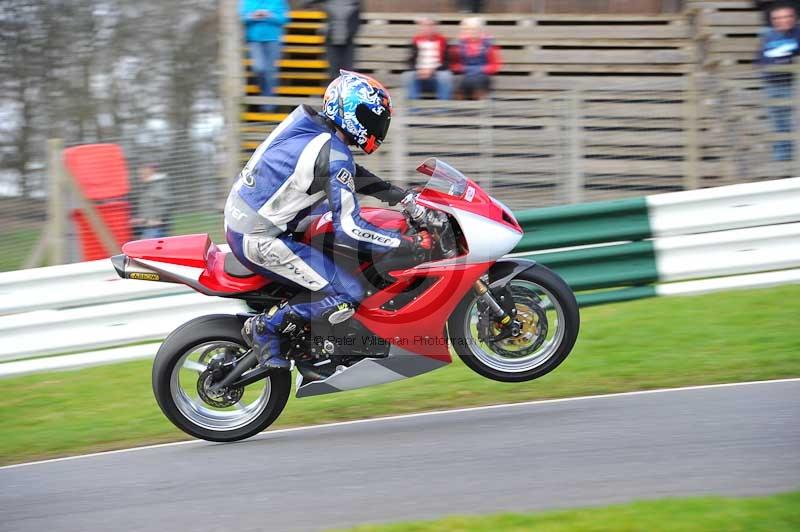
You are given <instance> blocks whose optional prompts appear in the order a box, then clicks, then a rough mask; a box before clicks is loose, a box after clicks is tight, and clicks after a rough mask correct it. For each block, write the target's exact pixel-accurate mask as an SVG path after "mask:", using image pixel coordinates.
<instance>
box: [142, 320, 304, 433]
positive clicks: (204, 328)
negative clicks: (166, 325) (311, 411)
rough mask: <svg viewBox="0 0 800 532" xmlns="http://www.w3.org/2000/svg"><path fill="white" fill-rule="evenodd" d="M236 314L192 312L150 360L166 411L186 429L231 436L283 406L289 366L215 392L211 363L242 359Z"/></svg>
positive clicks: (256, 427) (250, 429)
mask: <svg viewBox="0 0 800 532" xmlns="http://www.w3.org/2000/svg"><path fill="white" fill-rule="evenodd" d="M241 328H242V323H241V322H240V320H239V319H238V318H237V317H236V316H230V315H224V314H218V315H211V316H202V317H199V318H195V319H193V320H191V321H189V322H187V323H185V324H183V325H182V326H180V327H179V328H178V329H176V330H175V331H173V332H172V333H171V334H170V335H169V336H168V337H167V339H166V340H164V343H163V344H161V348H160V349H159V350H158V354H156V358H155V361H154V363H153V376H152V378H153V393H154V394H155V397H156V401H157V402H158V406H159V407H160V408H161V411H162V412H163V413H164V415H165V416H166V417H167V418H168V419H169V420H170V421H171V422H172V423H173V424H174V425H175V426H176V427H178V428H179V429H181V430H182V431H184V432H185V433H187V434H189V435H191V436H194V437H196V438H201V439H204V440H208V441H216V442H230V441H238V440H243V439H245V438H249V437H251V436H254V435H255V434H258V433H259V432H261V431H263V430H264V429H266V428H267V427H268V426H270V425H271V424H272V423H273V422H274V421H275V420H276V419H277V418H278V416H279V415H280V413H281V412H282V411H283V408H284V407H285V406H286V401H287V400H288V399H289V393H290V392H291V375H290V373H289V372H288V371H275V372H272V373H271V374H270V375H269V376H268V377H266V378H265V379H262V380H259V381H257V382H254V383H252V384H250V385H248V386H246V387H240V388H234V387H231V388H230V389H228V390H225V391H223V392H213V391H212V390H213V389H212V388H211V386H212V385H213V383H214V382H219V379H218V376H217V375H215V374H214V371H213V369H214V367H215V365H216V366H219V365H220V364H223V363H225V362H227V363H230V362H231V361H233V360H237V359H240V358H241V357H242V356H243V355H244V354H245V353H246V352H247V347H246V345H245V343H244V340H243V339H242V336H241Z"/></svg>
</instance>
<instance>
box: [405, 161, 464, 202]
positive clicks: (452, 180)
mask: <svg viewBox="0 0 800 532" xmlns="http://www.w3.org/2000/svg"><path fill="white" fill-rule="evenodd" d="M417 172H419V173H421V174H425V175H427V176H429V177H430V179H428V183H427V184H426V185H425V188H427V189H431V190H435V191H437V192H440V193H443V194H449V195H450V196H456V197H461V196H463V195H464V191H466V189H467V178H466V177H464V174H462V173H461V172H459V171H458V170H456V169H455V168H453V167H452V166H450V165H449V164H447V163H446V162H444V161H440V160H439V159H437V158H435V157H431V158H430V159H426V160H425V161H424V162H423V163H422V164H421V165H419V166H418V167H417Z"/></svg>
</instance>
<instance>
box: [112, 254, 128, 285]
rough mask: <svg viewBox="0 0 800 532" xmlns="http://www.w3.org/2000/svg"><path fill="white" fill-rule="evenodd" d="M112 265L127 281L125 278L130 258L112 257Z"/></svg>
mask: <svg viewBox="0 0 800 532" xmlns="http://www.w3.org/2000/svg"><path fill="white" fill-rule="evenodd" d="M111 264H113V265H114V269H115V270H117V275H119V276H120V277H122V278H123V279H127V277H126V276H125V267H126V266H127V265H128V257H127V255H123V254H120V255H114V256H113V257H111Z"/></svg>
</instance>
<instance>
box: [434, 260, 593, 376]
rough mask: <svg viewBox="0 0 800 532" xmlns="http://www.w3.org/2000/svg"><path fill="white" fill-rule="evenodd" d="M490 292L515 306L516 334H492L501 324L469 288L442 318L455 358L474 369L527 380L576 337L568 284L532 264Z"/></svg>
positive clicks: (554, 361)
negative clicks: (503, 335)
mask: <svg viewBox="0 0 800 532" xmlns="http://www.w3.org/2000/svg"><path fill="white" fill-rule="evenodd" d="M493 292H494V293H495V294H496V297H495V299H500V300H501V301H499V302H500V303H501V305H503V306H504V307H506V308H514V309H515V314H516V316H515V318H516V319H517V321H518V322H519V323H520V334H519V335H517V336H514V337H509V338H504V339H500V340H495V338H496V337H498V336H500V335H501V331H502V329H501V328H500V327H499V325H497V324H495V323H493V321H492V319H491V317H490V316H489V313H488V312H487V309H485V308H482V303H481V302H480V300H479V298H478V296H477V294H476V293H475V292H471V293H470V294H468V295H467V296H466V297H465V298H464V299H463V300H462V301H461V303H459V305H458V307H456V309H455V311H454V312H453V314H452V315H451V316H450V319H449V320H448V324H447V329H448V334H449V337H450V343H451V345H452V346H453V347H454V349H455V351H456V353H457V354H458V356H459V358H461V360H463V361H464V363H465V364H466V365H467V366H469V367H470V368H471V369H472V370H474V371H475V372H477V373H479V374H480V375H483V376H484V377H488V378H490V379H493V380H496V381H501V382H523V381H529V380H533V379H538V378H539V377H541V376H543V375H546V374H547V373H549V372H551V371H553V370H554V369H555V368H556V367H557V366H558V365H559V364H561V363H562V362H563V361H564V359H566V358H567V355H569V353H570V351H572V348H573V346H574V345H575V341H576V340H577V338H578V329H579V327H580V313H579V311H578V303H577V301H576V300H575V295H574V294H573V293H572V290H571V289H570V288H569V285H567V283H566V282H565V281H564V280H563V279H561V277H559V276H558V275H556V274H555V273H554V272H552V271H551V270H549V269H547V268H545V267H544V266H541V265H538V264H537V265H536V266H534V267H532V268H529V269H527V270H524V271H522V272H520V273H519V275H517V276H516V277H514V278H513V279H511V280H510V281H509V282H508V283H507V284H506V286H505V287H502V288H501V289H499V290H498V289H494V290H493ZM498 295H499V297H498ZM509 298H510V299H512V300H513V305H511V304H510V302H509V301H508V299H509Z"/></svg>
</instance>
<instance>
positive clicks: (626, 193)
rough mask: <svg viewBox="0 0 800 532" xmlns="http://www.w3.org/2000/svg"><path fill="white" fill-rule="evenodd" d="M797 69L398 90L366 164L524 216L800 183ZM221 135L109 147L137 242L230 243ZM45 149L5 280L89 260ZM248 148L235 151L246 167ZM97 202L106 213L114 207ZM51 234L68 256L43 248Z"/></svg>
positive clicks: (8, 238)
mask: <svg viewBox="0 0 800 532" xmlns="http://www.w3.org/2000/svg"><path fill="white" fill-rule="evenodd" d="M789 70H797V67H796V66H794V67H784V68H782V69H781V68H772V69H768V70H765V69H758V70H755V69H743V70H736V71H734V70H730V71H724V72H717V73H703V74H691V75H686V76H680V77H670V78H648V79H632V81H631V82H630V83H627V84H625V85H619V84H615V85H609V84H604V83H603V81H602V77H599V78H598V81H597V83H596V85H595V86H586V87H581V88H570V89H558V90H556V89H553V90H544V89H543V90H539V91H537V90H529V91H526V92H524V93H505V94H503V95H502V96H498V97H495V98H493V99H490V100H486V101H478V102H467V101H448V102H442V101H435V100H419V101H413V102H409V101H405V100H404V98H403V95H402V91H401V90H397V91H395V92H394V97H395V101H396V105H395V107H396V109H397V113H396V116H395V117H394V119H393V123H392V128H391V133H390V139H389V140H388V142H387V143H386V144H385V146H384V147H383V148H382V149H381V150H379V151H378V152H377V153H376V154H375V155H373V156H370V157H369V158H364V157H363V156H357V158H359V159H361V160H360V162H361V163H363V164H365V165H367V166H368V167H369V168H370V169H372V170H373V171H375V172H376V173H378V174H380V175H383V176H385V177H387V178H390V179H393V180H395V181H398V182H402V183H415V182H421V180H422V176H420V175H419V174H415V172H414V171H413V169H414V167H415V166H416V165H417V164H418V163H419V162H420V161H421V160H423V159H424V158H426V157H429V156H436V157H440V158H443V159H445V160H447V161H448V162H449V163H451V164H452V165H454V166H456V167H457V168H459V169H461V170H462V171H463V172H464V173H465V174H467V175H468V176H470V177H472V178H474V179H475V180H476V181H478V183H479V184H481V186H483V187H485V188H486V189H488V190H489V192H490V193H491V194H493V195H494V196H496V197H497V198H498V199H500V200H501V201H503V202H505V203H507V204H509V205H510V206H511V207H512V208H514V209H516V210H522V209H529V208H535V207H540V206H550V205H557V204H567V203H575V202H585V201H593V200H600V199H615V198H623V197H631V196H643V195H647V194H654V193H660V192H670V191H678V190H687V189H694V188H704V187H710V186H717V185H724V184H731V183H737V182H747V181H758V180H763V179H775V178H781V177H788V176H797V175H800V157H797V156H796V155H797V154H796V153H795V151H796V148H795V146H796V144H797V143H798V141H800V128H794V127H793V121H794V119H793V117H796V116H798V113H800V109H798V107H800V97H798V90H799V89H798V84H795V83H793V82H792V80H793V76H796V74H794V75H793V74H791V72H789ZM310 103H311V102H310ZM313 103H316V102H313ZM272 127H274V124H271V125H268V124H262V125H261V126H260V127H257V125H254V124H249V128H248V129H249V131H250V133H249V135H251V136H253V139H260V138H263V137H264V136H266V134H267V132H268V131H269V129H270V128H272ZM222 138H223V135H222V134H221V131H220V129H219V128H215V127H211V126H208V127H202V128H200V127H196V128H194V129H193V130H192V131H185V132H179V133H174V132H170V133H166V132H158V131H156V132H153V131H150V132H141V133H140V134H137V135H134V136H130V137H126V138H121V139H104V142H112V143H115V144H118V145H119V146H121V147H122V150H123V152H124V157H125V164H126V167H127V174H128V181H129V183H130V187H129V190H128V192H127V193H126V194H125V195H124V197H121V198H114V200H119V201H122V202H125V203H126V204H127V206H128V207H127V209H128V213H127V219H128V222H127V224H128V226H129V227H127V229H126V230H127V231H128V233H126V234H127V235H128V236H129V237H130V238H136V237H138V236H141V235H142V234H144V231H147V230H153V229H158V230H159V231H161V233H165V234H186V233H193V232H209V233H211V235H212V237H213V238H214V239H215V240H222V238H223V236H222V208H223V205H224V200H225V196H226V195H227V191H228V187H229V186H230V183H231V182H232V179H233V177H234V176H230V175H223V174H225V172H224V171H223V170H221V168H223V167H224V164H223V163H224V161H223V158H224V154H223V153H222V149H221V143H220V140H221V139H222ZM70 145H71V143H69V142H68V143H67V147H69V146H70ZM50 148H51V149H50V153H49V155H48V158H47V164H45V163H44V161H43V163H42V164H41V165H40V167H37V168H34V169H32V171H31V172H32V175H31V176H29V177H30V179H28V180H27V181H26V187H25V189H24V190H22V189H21V188H20V187H14V186H5V187H0V271H2V270H12V269H18V268H22V267H25V266H30V265H32V264H33V263H35V262H39V263H50V264H53V263H57V262H73V261H78V260H84V259H85V258H86V257H85V253H84V252H85V247H86V245H85V242H84V241H83V240H85V239H83V238H82V235H81V230H82V227H81V226H80V223H81V222H80V220H78V218H80V216H81V214H80V213H82V212H83V211H84V210H86V209H85V207H86V205H85V202H82V201H80V197H76V196H80V194H78V193H77V191H76V189H75V188H74V187H72V186H66V187H59V186H54V180H53V176H54V175H58V174H59V172H58V169H59V167H60V166H62V163H61V157H62V154H61V151H60V146H59V145H58V144H57V143H52V144H51V147H50ZM43 151H44V150H43ZM250 151H251V149H246V150H243V151H242V152H241V153H237V154H234V156H235V157H236V158H239V159H241V160H242V161H244V160H245V159H246V158H247V157H248V156H249V152H250ZM62 170H63V169H62ZM100 170H101V171H102V168H100ZM62 173H63V172H62ZM151 174H156V175H157V177H156V178H155V179H153V178H152V175H151ZM66 177H67V181H69V180H72V181H74V177H75V176H66ZM156 189H157V190H156ZM90 203H92V204H93V205H94V206H95V207H97V208H98V209H99V210H102V209H103V205H104V204H105V202H104V201H102V200H101V201H93V202H90ZM162 212H163V214H159V213H162ZM153 213H155V215H154V214H153ZM100 214H101V215H102V212H101V213H100ZM85 215H86V213H84V216H85ZM148 217H149V220H148ZM83 228H84V229H85V224H84V227H83ZM112 229H113V228H112ZM112 232H113V231H112ZM161 233H159V234H161ZM147 234H152V232H150V233H147ZM43 237H49V240H50V243H52V242H53V241H56V242H59V243H60V244H61V245H60V247H59V246H56V247H55V248H53V247H52V246H51V247H47V246H44V247H43V246H42V245H41V243H42V242H46V241H47V240H48V238H43ZM101 240H102V239H101ZM54 249H55V251H53V250H54ZM37 252H38V254H37ZM31 259H39V260H38V261H33V260H31Z"/></svg>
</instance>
